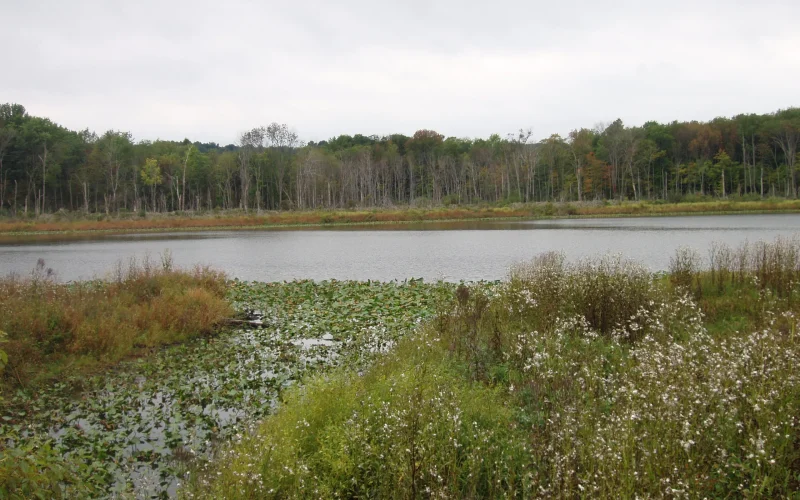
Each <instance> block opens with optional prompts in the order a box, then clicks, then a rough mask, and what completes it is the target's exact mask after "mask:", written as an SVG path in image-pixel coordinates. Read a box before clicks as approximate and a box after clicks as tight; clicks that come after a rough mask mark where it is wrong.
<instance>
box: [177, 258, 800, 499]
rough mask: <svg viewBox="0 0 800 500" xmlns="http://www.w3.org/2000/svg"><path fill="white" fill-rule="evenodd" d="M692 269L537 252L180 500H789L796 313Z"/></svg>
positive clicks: (328, 384) (459, 295)
mask: <svg viewBox="0 0 800 500" xmlns="http://www.w3.org/2000/svg"><path fill="white" fill-rule="evenodd" d="M766 245H767V246H770V245H777V246H778V247H780V248H781V250H780V251H778V250H774V249H773V250H769V251H768V252H770V251H771V252H773V254H775V255H778V254H780V255H787V252H788V250H787V248H788V247H787V244H786V243H785V242H784V243H781V242H778V243H774V244H766ZM698 261H699V258H698V257H697V256H696V255H694V254H691V253H687V252H685V251H684V252H683V253H681V254H679V255H678V256H676V258H675V259H674V263H673V268H674V271H675V275H674V276H669V277H667V278H666V279H662V278H661V277H659V276H653V275H651V274H649V273H645V272H643V271H642V269H641V268H639V267H637V266H635V265H632V264H629V263H625V262H624V261H620V260H619V259H615V258H603V259H595V260H590V261H586V262H582V263H579V264H567V263H566V262H564V260H563V258H561V257H560V256H558V255H546V256H543V257H541V258H539V259H537V260H535V261H534V262H532V263H529V264H525V265H522V266H519V267H518V268H516V269H515V270H513V271H512V274H511V277H510V280H509V281H508V282H507V283H503V284H499V285H493V286H487V285H481V286H476V287H470V286H467V285H462V286H459V287H458V288H457V289H456V290H455V296H454V297H453V299H452V302H450V304H449V305H444V304H442V305H440V307H439V312H438V314H437V316H436V317H435V318H433V319H432V321H430V322H429V323H428V324H427V325H426V326H424V327H423V328H422V329H421V330H420V331H418V332H417V334H415V335H414V336H413V337H411V338H407V339H405V340H402V341H400V342H399V343H398V344H397V345H396V347H395V348H394V349H393V350H392V351H390V352H389V353H387V354H386V355H384V356H382V357H378V358H376V359H375V361H374V362H373V364H372V366H371V367H370V368H369V369H368V370H366V371H364V372H362V373H358V372H356V371H355V370H346V369H340V370H339V371H337V372H335V373H332V374H327V375H325V376H323V377H314V378H311V379H307V380H306V381H305V382H304V384H303V385H302V386H298V387H296V388H294V389H293V390H292V391H290V392H289V393H287V395H286V397H285V398H284V405H283V406H282V407H281V409H280V410H279V411H278V412H277V413H276V414H275V415H273V416H271V417H269V418H267V419H266V420H265V421H264V423H263V424H262V425H261V426H260V427H259V428H258V429H257V430H256V431H255V432H254V433H253V434H249V435H247V436H245V437H243V438H242V440H241V441H240V442H238V443H235V444H233V445H232V446H231V447H229V448H226V449H224V450H223V451H222V452H221V454H220V456H219V459H220V460H219V462H217V466H216V467H212V468H211V470H209V471H208V472H207V473H206V474H203V475H201V476H200V477H199V478H196V480H195V482H194V483H193V485H192V489H190V490H189V491H187V492H186V496H188V497H193V496H195V494H198V493H201V492H202V493H205V492H207V491H212V492H213V494H214V496H215V497H218V498H265V497H266V498H273V497H274V498H287V497H288V498H306V497H315V498H316V497H381V498H383V497H388V498H415V497H427V496H429V495H430V496H446V497H469V498H476V497H480V498H495V497H504V496H518V497H532V496H546V497H559V498H566V497H568V498H573V497H592V498H595V497H600V498H611V497H614V498H617V497H635V496H639V497H673V496H688V497H695V496H696V497H709V498H711V497H738V496H753V497H790V496H791V495H793V494H794V493H795V492H796V491H797V490H798V488H800V477H799V476H798V475H797V465H796V464H797V463H798V460H800V448H798V446H797V443H798V442H800V431H798V429H800V421H798V417H797V415H799V414H800V378H799V377H798V374H797V371H796V366H797V364H798V363H799V362H800V339H798V337H797V336H796V335H795V331H796V327H797V319H796V318H797V317H798V311H797V310H796V309H795V304H796V302H792V301H790V300H789V299H788V297H783V296H779V294H778V289H779V286H780V283H782V281H776V282H775V283H774V284H770V285H767V286H766V287H765V288H763V289H761V285H759V284H758V281H756V280H753V279H751V278H755V274H756V273H757V272H760V271H759V269H761V268H759V267H754V268H748V269H747V270H746V271H745V274H746V277H745V279H743V280H738V279H737V280H734V284H733V285H730V286H728V285H726V288H724V289H723V290H721V291H718V290H717V289H716V288H713V287H712V290H710V292H706V289H708V288H709V287H708V286H707V285H706V284H705V283H706V282H705V280H706V277H705V276H707V275H706V274H705V273H707V272H708V271H703V270H702V268H701V267H700V264H699V262H698ZM782 262H788V260H785V259H784V260H783V261H782ZM792 262H794V261H792ZM793 265H794V264H792V266H793ZM787 266H788V264H787ZM787 268H788V267H787ZM792 269H794V268H792ZM716 272H717V273H719V268H718V270H717V271H716ZM726 276H727V275H726ZM715 279H717V278H715ZM726 279H727V280H729V279H730V278H729V277H728V278H726ZM698 280H699V281H702V282H703V295H702V301H701V302H699V303H698V302H695V300H694V299H693V298H692V297H691V295H688V294H687V293H686V291H687V290H686V288H687V287H686V286H685V283H689V284H690V285H692V286H693V285H694V284H696V283H697V281H698ZM670 282H672V283H674V284H675V286H674V287H673V286H670V285H669V284H668V283H670ZM726 283H729V282H727V281H726ZM734 285H735V287H736V288H732V287H733V286H734ZM751 301H755V302H758V303H759V304H760V306H759V307H758V308H751V305H750V302H751ZM726 304H737V305H738V306H737V309H736V310H735V311H734V310H731V311H730V313H722V314H720V313H719V312H720V311H718V310H715V308H720V307H726V306H725V305H726ZM756 309H758V312H757V313H756ZM597 311H605V313H604V314H605V315H604V314H596V313H597ZM631 311H633V314H631ZM707 314H708V315H707ZM590 318H593V319H590ZM603 318H605V319H603ZM707 318H709V319H707ZM465 424H466V425H465Z"/></svg>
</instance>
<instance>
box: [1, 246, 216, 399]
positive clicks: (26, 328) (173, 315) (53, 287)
mask: <svg viewBox="0 0 800 500" xmlns="http://www.w3.org/2000/svg"><path fill="white" fill-rule="evenodd" d="M226 286H227V285H226V281H225V277H224V275H223V274H221V273H218V272H215V271H212V270H209V269H206V268H199V267H198V268H195V269H193V270H178V269H174V268H173V266H172V262H171V259H170V258H169V256H168V255H167V256H165V258H164V259H162V262H161V263H154V262H153V261H151V260H150V259H149V258H145V259H144V260H141V261H136V260H132V261H130V263H129V264H128V265H127V266H125V265H122V264H120V265H118V266H117V268H116V270H115V271H114V273H113V275H112V276H110V278H109V279H108V280H103V281H90V282H80V283H69V284H64V283H59V282H57V281H56V280H55V279H54V277H53V274H52V271H51V270H49V269H47V268H46V266H45V263H44V262H42V261H41V260H40V261H39V263H38V265H37V267H36V269H35V270H34V271H33V272H32V273H31V275H30V276H26V277H19V276H8V277H6V278H3V279H0V310H1V311H2V313H0V330H2V331H5V332H6V333H7V341H6V342H5V343H4V344H3V349H4V350H5V351H6V353H7V354H8V366H7V367H6V369H5V371H4V373H3V382H4V383H3V386H5V387H6V388H12V387H18V386H27V385H29V384H31V383H34V384H35V383H36V382H39V381H41V380H43V379H47V378H51V377H54V376H58V375H59V374H68V373H73V372H77V373H80V371H81V370H83V369H91V368H92V367H98V366H102V365H107V364H111V363H114V362H116V361H119V360H120V359H122V358H124V357H126V356H128V355H130V354H132V353H134V352H136V350H137V349H140V348H149V347H155V346H158V345H161V344H167V343H173V342H179V341H182V340H185V339H187V338H190V337H192V336H195V335H201V334H204V333H209V332H211V331H212V330H213V329H214V328H215V327H216V325H217V324H218V323H219V321H220V320H221V319H222V318H224V317H226V316H228V315H229V314H230V307H229V305H228V303H227V301H226V300H225V293H226Z"/></svg>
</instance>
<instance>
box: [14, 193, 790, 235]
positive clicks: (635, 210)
mask: <svg viewBox="0 0 800 500" xmlns="http://www.w3.org/2000/svg"><path fill="white" fill-rule="evenodd" d="M798 211H800V200H782V199H770V200H760V201H733V200H713V201H699V202H681V203H659V202H636V203H634V202H623V203H609V202H582V203H528V204H523V203H517V204H512V205H507V206H498V207H487V206H464V207H459V206H452V207H437V208H375V209H368V210H367V209H364V210H361V209H354V210H331V211H322V210H320V211H285V212H262V213H255V212H250V213H244V212H240V211H226V212H215V213H172V214H141V215H136V214H127V215H116V216H114V215H112V216H105V215H96V216H87V215H85V214H77V213H76V214H69V213H60V214H53V215H45V216H40V217H38V218H32V219H13V218H12V219H5V220H0V234H24V233H48V232H88V231H108V232H136V231H153V230H163V231H168V230H181V229H186V230H210V229H236V228H259V227H280V226H309V225H311V226H322V225H332V224H365V223H402V222H423V221H445V220H447V221H451V220H477V219H537V218H555V217H622V216H664V215H693V214H694V215H697V214H723V213H724V214H728V213H782V212H798Z"/></svg>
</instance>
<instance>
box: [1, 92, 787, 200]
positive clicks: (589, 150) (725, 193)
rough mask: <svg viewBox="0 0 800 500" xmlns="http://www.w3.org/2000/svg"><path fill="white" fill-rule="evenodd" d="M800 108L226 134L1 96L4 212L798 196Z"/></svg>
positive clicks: (275, 128)
mask: <svg viewBox="0 0 800 500" xmlns="http://www.w3.org/2000/svg"><path fill="white" fill-rule="evenodd" d="M799 141H800V108H789V109H785V110H779V111H777V112H774V113H769V114H763V115H759V114H741V115H737V116H735V117H732V118H716V119H714V120H711V121H708V122H698V121H690V122H678V121H674V122H672V123H668V124H662V123H657V122H655V121H652V122H647V123H645V124H644V125H642V126H641V127H628V126H625V125H624V124H623V122H622V121H621V120H619V119H618V120H616V121H614V122H611V123H608V124H599V125H597V126H595V127H594V128H591V129H589V128H581V129H575V130H573V131H571V132H570V133H569V134H568V135H567V136H566V137H562V136H560V135H558V134H554V135H551V136H549V137H547V138H544V139H541V140H534V139H533V134H532V131H531V130H519V131H517V132H516V133H512V134H508V135H506V136H505V137H503V136H500V135H497V134H495V135H492V136H491V137H489V138H487V139H468V138H458V137H445V136H443V135H442V134H439V133H437V132H435V131H433V130H419V131H417V132H416V133H414V135H412V136H410V137H409V136H405V135H403V134H393V135H388V136H382V137H379V136H375V135H372V136H364V135H360V134H357V135H354V136H349V135H340V136H338V137H334V138H332V139H330V140H327V141H320V142H308V143H305V142H303V141H302V140H301V139H300V137H299V135H298V134H297V132H295V131H294V130H293V129H292V128H291V127H289V126H288V125H286V124H278V123H272V124H270V125H268V126H263V127H256V128H253V129H251V130H248V131H245V132H243V133H241V134H239V136H238V140H237V143H236V144H230V145H227V146H220V145H219V144H216V143H200V142H191V141H190V140H188V139H185V140H183V141H181V142H176V141H163V140H156V141H149V140H139V141H136V140H134V138H133V137H132V135H131V134H130V133H129V132H123V131H118V130H109V131H107V132H105V133H103V134H102V135H97V134H96V133H94V132H91V131H89V130H88V129H86V130H80V131H74V130H68V129H67V128H65V127H62V126H60V125H58V124H56V123H54V122H52V121H51V120H49V119H47V118H42V117H37V116H32V115H29V114H28V113H27V112H26V110H25V108H24V106H22V105H19V104H3V105H0V213H5V214H13V215H19V214H40V213H48V212H54V211H58V210H62V209H63V210H69V211H85V212H87V213H118V212H121V211H134V212H142V211H157V212H166V211H187V210H192V211H198V210H211V209H237V208H238V209H242V210H246V211H247V210H257V211H258V210H289V209H327V208H351V207H376V206H392V205H418V204H433V205H442V204H444V205H447V204H472V203H513V202H538V201H586V200H625V199H628V200H670V201H678V200H680V199H682V198H683V197H685V196H687V195H700V196H713V197H720V198H726V197H729V196H739V197H742V196H748V197H768V196H770V197H771V196H781V197H788V198H796V197H797V194H798V179H797V152H798V142H799Z"/></svg>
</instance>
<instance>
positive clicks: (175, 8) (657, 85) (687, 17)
mask: <svg viewBox="0 0 800 500" xmlns="http://www.w3.org/2000/svg"><path fill="white" fill-rule="evenodd" d="M650 4H651V2H638V1H637V2H629V1H622V2H602V3H601V2H590V1H572V2H557V3H556V2H547V3H545V2H530V1H527V2H526V1H510V0H505V1H497V2H493V3H492V4H488V3H486V2H471V1H467V2H464V1H461V2H458V1H449V0H447V1H439V2H430V1H428V2H425V1H406V2H391V3H387V5H383V4H382V3H380V2H374V1H371V2H367V1H361V0H350V1H341V2H329V1H314V0H297V1H294V2H280V3H278V2H255V1H252V2H248V1H244V0H231V1H229V2H196V1H195V2H188V1H160V2H156V1H152V0H143V1H140V2H117V1H90V0H87V1H75V2H62V1H48V0H40V1H34V0H29V1H20V0H11V1H9V0H6V1H5V2H4V4H3V9H2V10H3V16H4V23H3V25H4V29H3V30H2V31H0V43H2V46H3V47H5V48H6V50H5V55H4V57H3V77H2V79H0V101H4V102H5V101H12V102H20V103H22V104H25V105H26V107H27V108H28V109H29V111H30V112H31V113H34V114H39V115H45V116H48V117H50V118H52V119H54V120H55V121H57V122H59V123H62V124H64V125H66V126H69V127H71V128H84V127H89V128H90V129H93V130H96V131H98V132H102V131H104V130H106V129H109V128H115V129H124V130H130V131H131V132H133V134H134V137H135V138H137V139H155V138H165V139H182V138H183V137H190V138H192V139H197V140H203V141H218V142H222V143H227V142H232V141H233V140H234V138H235V136H236V134H237V132H239V131H241V130H244V129H246V128H249V127H252V126H256V125H259V124H265V123H269V122H271V121H279V122H286V123H289V124H291V125H292V126H294V127H295V128H296V129H297V130H298V131H299V133H300V134H301V136H302V137H303V138H304V139H312V140H319V139H324V138H328V137H330V136H333V135H336V134H340V133H350V134H352V133H364V134H370V133H377V134H386V133H392V132H403V133H407V134H410V133H413V132H414V131H415V130H417V129H419V128H433V129H436V130H438V131H440V132H442V133H445V134H447V135H458V136H488V135H489V134H491V133H494V132H497V133H501V134H504V133H507V132H510V131H513V130H515V129H518V128H520V127H528V126H533V128H534V133H535V136H536V137H538V138H541V137H543V136H547V135H549V134H551V133H561V134H565V133H566V132H568V131H569V130H570V129H571V128H575V127H581V126H586V127H591V126H593V125H594V124H595V123H597V122H600V121H610V120H613V119H615V118H617V117H621V118H622V119H623V120H624V121H625V122H626V123H630V124H641V123H643V122H644V121H646V120H650V119H656V120H661V121H671V120H673V119H679V120H685V119H701V120H707V119H711V118H713V117H715V116H719V115H731V114H736V113H739V112H767V111H773V110H775V109H778V108H781V107H787V106H791V105H798V104H800V103H798V101H797V97H796V96H797V92H796V88H797V82H798V81H800V52H798V50H797V47H800V32H798V31H797V29H796V19H797V17H798V14H800V4H798V3H797V2H794V1H777V0H775V1H764V2H760V3H759V4H756V3H754V2H730V1H726V2H713V1H697V2H690V1H684V0H678V1H674V2H660V3H658V5H650Z"/></svg>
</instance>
